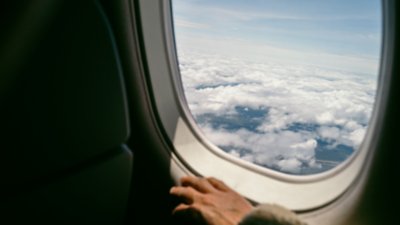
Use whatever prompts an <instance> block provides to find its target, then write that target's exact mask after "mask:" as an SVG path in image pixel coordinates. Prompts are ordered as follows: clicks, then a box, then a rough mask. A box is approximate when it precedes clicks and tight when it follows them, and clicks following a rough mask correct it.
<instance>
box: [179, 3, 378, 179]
mask: <svg viewBox="0 0 400 225" xmlns="http://www.w3.org/2000/svg"><path fill="white" fill-rule="evenodd" d="M172 3H173V16H174V30H175V38H176V47H177V53H178V61H179V68H180V73H181V76H182V85H183V88H184V91H185V96H186V99H187V102H188V106H189V109H190V111H191V113H192V115H193V118H194V119H195V121H196V122H197V125H198V127H200V128H201V130H202V132H203V133H204V135H205V136H206V137H207V138H208V139H209V140H210V141H211V142H212V143H214V144H215V145H216V146H218V147H219V148H220V149H222V150H223V151H225V152H227V153H229V154H231V155H233V156H237V157H239V158H241V159H243V160H246V161H250V162H252V163H254V164H257V165H260V166H264V167H266V168H270V169H273V170H277V171H280V172H284V173H288V174H296V175H308V174H316V173H321V172H324V171H327V170H330V169H332V168H334V167H336V166H337V165H339V164H340V163H342V162H344V161H345V160H346V159H348V158H349V157H350V156H351V155H353V154H354V153H355V152H357V151H358V148H359V146H360V145H361V144H362V142H363V138H364V135H365V133H366V130H367V127H368V123H369V119H370V117H371V113H372V110H373V106H374V100H375V93H376V91H377V90H376V88H377V78H378V70H379V63H380V51H381V38H382V37H381V35H382V26H381V23H382V18H381V17H382V15H381V5H380V1H379V0H370V1H365V0H353V1H346V0H329V1H320V0H308V1H293V0H282V1H275V0H253V1H243V0H219V1H215V0H173V2H172Z"/></svg>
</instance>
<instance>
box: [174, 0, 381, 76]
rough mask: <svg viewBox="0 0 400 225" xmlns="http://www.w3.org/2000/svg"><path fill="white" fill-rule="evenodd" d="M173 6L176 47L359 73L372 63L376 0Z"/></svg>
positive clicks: (238, 0)
mask: <svg viewBox="0 0 400 225" xmlns="http://www.w3.org/2000/svg"><path fill="white" fill-rule="evenodd" d="M173 10H174V21H175V29H176V38H177V41H178V43H177V46H178V49H179V48H181V49H184V48H197V50H199V49H201V50H208V51H210V53H215V54H228V55H238V54H240V55H243V57H247V58H251V59H264V60H276V61H279V62H285V61H287V62H290V63H300V64H302V63H303V64H308V65H315V66H321V67H328V68H334V69H343V70H347V71H352V72H358V73H365V74H376V71H377V68H378V64H379V63H378V62H379V54H380V43H381V29H382V28H381V7H380V1H379V0H370V1H367V0H351V1H347V0H329V1H328V0H302V1H300V0H173ZM267 53H269V54H267Z"/></svg>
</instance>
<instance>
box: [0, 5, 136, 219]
mask: <svg viewBox="0 0 400 225" xmlns="http://www.w3.org/2000/svg"><path fill="white" fill-rule="evenodd" d="M2 5H3V6H2V7H0V8H1V9H0V11H1V13H0V15H1V23H0V25H1V35H0V36H1V39H0V40H1V41H0V46H1V47H0V74H1V76H0V105H1V110H0V124H1V126H0V132H1V133H0V134H1V135H0V167H1V169H0V177H1V181H0V182H1V189H2V190H3V191H2V192H1V197H0V224H123V223H124V220H125V213H126V208H127V203H128V198H129V190H130V184H131V172H132V168H133V155H132V153H131V151H130V149H129V148H128V147H127V145H125V142H126V140H127V138H128V135H129V123H128V116H127V115H128V108H127V105H126V104H127V103H126V99H125V98H126V96H125V90H124V80H123V77H122V70H121V66H120V62H119V59H118V54H117V49H116V47H115V44H114V40H113V37H112V33H111V32H110V31H111V30H110V29H111V28H110V26H109V24H108V21H107V18H106V17H105V16H104V15H103V12H102V10H101V7H99V5H98V4H97V3H96V2H95V1H56V0H45V1H33V2H30V1H26V2H24V1H4V2H3V3H2Z"/></svg>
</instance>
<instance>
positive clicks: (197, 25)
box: [174, 18, 209, 29]
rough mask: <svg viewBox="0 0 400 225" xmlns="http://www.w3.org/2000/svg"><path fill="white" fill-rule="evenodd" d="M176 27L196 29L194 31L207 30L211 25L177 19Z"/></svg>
mask: <svg viewBox="0 0 400 225" xmlns="http://www.w3.org/2000/svg"><path fill="white" fill-rule="evenodd" d="M174 25H175V26H178V27H183V28H194V29H205V28H208V27H209V25H207V24H204V23H195V22H191V21H187V20H183V19H177V18H175V20H174Z"/></svg>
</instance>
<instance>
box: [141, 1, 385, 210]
mask: <svg viewBox="0 0 400 225" xmlns="http://www.w3.org/2000/svg"><path fill="white" fill-rule="evenodd" d="M386 2H388V1H385V0H383V1H382V7H381V8H382V22H383V26H382V32H383V33H382V44H381V49H382V50H381V58H380V59H381V62H380V69H379V78H378V88H377V94H376V100H375V104H374V109H373V112H372V115H371V118H370V124H369V127H368V129H367V132H366V135H365V137H364V141H363V143H362V145H361V146H360V147H359V150H358V151H357V152H355V153H353V155H352V156H351V157H350V158H349V159H347V160H346V161H345V162H343V163H341V164H340V165H339V166H337V167H335V168H333V169H331V170H329V171H326V172H322V173H319V174H313V175H305V176H297V175H289V174H285V173H281V172H278V171H274V170H272V169H268V168H264V167H261V166H258V165H255V164H252V163H250V162H246V161H243V160H241V159H238V158H236V157H234V156H231V155H230V154H228V153H225V152H224V151H223V150H221V149H219V148H218V147H217V146H215V145H214V144H212V143H211V142H210V141H209V140H207V138H206V137H205V136H204V135H203V134H202V132H201V131H200V130H199V128H198V127H197V125H196V122H195V121H194V119H193V117H192V116H191V113H190V110H189V108H188V104H187V102H186V99H185V97H184V90H183V87H182V85H181V76H180V74H179V67H178V61H177V60H178V58H177V53H176V48H175V38H174V28H173V15H172V7H171V6H172V5H171V4H172V3H171V1H170V0H164V1H158V0H154V1H153V0H139V1H138V3H139V4H138V5H139V11H140V15H139V16H140V26H141V35H142V43H141V44H142V45H143V48H144V49H145V53H144V58H145V64H146V76H147V77H148V81H149V83H150V86H151V92H152V93H151V95H152V101H153V103H154V105H155V108H156V112H157V116H158V120H159V121H158V123H159V124H160V126H161V127H162V130H163V134H164V138H165V139H166V140H167V141H168V142H169V143H171V145H172V146H173V149H172V152H171V159H170V166H171V169H170V173H171V176H172V177H173V178H174V179H175V180H178V179H179V177H181V176H183V175H185V174H194V175H200V176H214V177H217V178H219V179H222V180H224V181H225V182H226V183H227V184H228V185H230V186H232V187H233V188H234V189H235V190H236V191H238V192H239V193H241V194H242V195H244V196H245V197H247V198H248V199H249V200H252V201H254V202H256V203H262V202H274V203H278V204H282V205H284V206H286V207H288V208H290V209H292V210H295V211H300V212H301V211H309V210H313V209H317V208H319V207H322V206H324V205H327V204H329V203H331V202H333V201H335V200H336V199H338V198H339V197H340V196H342V195H343V194H345V192H346V191H347V190H348V188H349V187H350V186H351V185H352V184H353V183H355V182H357V181H358V180H360V177H361V176H360V175H361V174H362V172H363V171H364V170H368V167H369V164H370V163H369V161H370V159H371V158H372V156H373V154H374V151H375V148H376V145H377V140H378V137H379V133H380V130H381V124H382V120H383V115H384V114H385V110H386V103H387V98H386V96H387V93H388V87H389V83H390V76H389V75H390V71H386V69H385V68H390V67H388V66H385V65H387V64H390V63H392V62H391V59H390V54H389V53H390V51H391V50H390V46H391V45H392V44H393V37H392V36H391V33H390V32H389V31H390V30H391V26H393V24H392V23H389V21H390V18H389V17H390V16H391V15H392V13H393V12H392V11H391V10H390V7H388V5H389V4H388V3H386ZM238 177H240V180H239V179H238Z"/></svg>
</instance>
